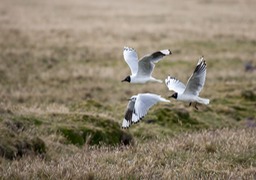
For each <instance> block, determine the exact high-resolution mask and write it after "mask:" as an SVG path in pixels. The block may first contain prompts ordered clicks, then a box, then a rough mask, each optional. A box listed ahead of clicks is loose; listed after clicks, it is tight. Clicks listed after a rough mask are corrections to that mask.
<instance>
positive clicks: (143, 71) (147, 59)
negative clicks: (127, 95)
mask: <svg viewBox="0 0 256 180" xmlns="http://www.w3.org/2000/svg"><path fill="white" fill-rule="evenodd" d="M170 54H172V53H171V51H170V50H169V49H165V50H160V51H156V52H154V53H152V54H150V55H146V56H144V57H143V58H141V60H140V61H139V68H138V73H137V75H139V76H151V74H152V72H153V70H154V67H155V63H157V62H158V61H160V60H161V59H162V58H163V57H164V56H167V55H170Z"/></svg>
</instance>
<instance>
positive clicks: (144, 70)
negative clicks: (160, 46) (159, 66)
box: [122, 47, 172, 83]
mask: <svg viewBox="0 0 256 180" xmlns="http://www.w3.org/2000/svg"><path fill="white" fill-rule="evenodd" d="M171 54H172V53H171V51H170V50H169V49H165V50H160V51H156V52H154V53H152V54H149V55H146V56H144V57H142V58H141V59H140V60H139V59H138V55H137V53H136V51H135V50H134V49H133V48H129V47H124V51H123V56H124V60H125V62H126V63H127V64H128V66H129V67H130V69H131V73H132V75H130V76H127V77H126V78H125V79H124V80H122V82H124V81H127V82H129V83H146V82H159V83H162V80H159V79H155V78H154V77H152V76H151V75H152V72H153V70H154V67H155V63H157V62H158V61H160V60H161V59H162V58H163V57H164V56H168V55H171Z"/></svg>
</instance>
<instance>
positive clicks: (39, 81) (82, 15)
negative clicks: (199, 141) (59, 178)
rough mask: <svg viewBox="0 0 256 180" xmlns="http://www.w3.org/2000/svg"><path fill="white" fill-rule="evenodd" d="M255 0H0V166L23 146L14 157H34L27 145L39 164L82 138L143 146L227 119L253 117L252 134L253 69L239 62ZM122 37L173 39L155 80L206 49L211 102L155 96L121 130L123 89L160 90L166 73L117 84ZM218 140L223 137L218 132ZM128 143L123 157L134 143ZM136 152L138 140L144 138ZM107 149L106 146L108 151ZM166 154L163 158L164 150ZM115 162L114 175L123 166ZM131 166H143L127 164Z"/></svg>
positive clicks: (122, 69)
mask: <svg viewBox="0 0 256 180" xmlns="http://www.w3.org/2000/svg"><path fill="white" fill-rule="evenodd" d="M254 7H255V2H254V1H253V0H245V1H241V0H234V1H231V0H225V1H218V0H215V1H213V0H192V1H188V2H176V1H172V0H171V1H166V0H160V1H156V0H150V1H134V0H132V1H117V0H109V1H103V0H97V1H88V0H86V1H82V0H75V1H72V2H71V1H65V0H64V1H59V0H57V1H54V2H53V1H49V0H46V1H32V0H26V1H18V0H13V1H7V0H3V1H2V2H1V7H0V24H1V26H0V33H1V36H0V89H1V90H0V113H1V117H0V131H1V136H0V155H1V156H2V158H1V162H2V163H3V164H5V167H6V168H7V167H9V166H10V167H15V164H12V163H11V164H9V160H6V159H12V160H14V159H19V158H21V157H23V158H24V156H25V158H24V159H21V160H20V161H19V162H21V164H22V162H23V161H24V162H26V161H28V159H26V158H27V156H32V159H33V160H32V161H35V162H37V161H38V159H37V158H38V157H34V156H33V155H35V154H36V155H38V156H39V158H43V159H45V161H46V162H45V163H47V162H48V160H49V159H58V158H60V157H61V158H64V157H65V156H66V155H67V154H76V153H80V151H81V148H82V149H83V147H84V146H86V147H87V145H89V146H91V145H95V144H100V145H101V147H100V148H99V149H93V150H92V151H93V152H95V153H97V152H100V153H101V152H102V151H104V147H105V146H109V145H110V146H111V147H112V146H113V145H114V146H115V147H116V146H117V147H118V148H120V147H122V146H120V143H124V142H125V143H127V142H128V143H131V144H133V146H134V145H135V146H136V144H137V143H143V146H145V147H148V146H150V144H151V143H156V142H158V141H160V142H161V143H165V142H166V141H167V142H169V141H168V140H162V139H165V138H171V137H173V138H174V137H179V136H183V134H184V133H185V134H186V133H189V134H190V133H192V134H191V136H193V133H195V132H198V133H199V134H200V132H201V131H205V130H206V131H215V130H219V129H223V128H229V129H230V131H231V132H228V133H227V134H229V133H234V134H235V135H237V136H240V135H239V134H237V133H239V131H237V130H236V129H241V130H243V129H247V128H252V130H251V131H253V133H252V134H253V135H254V134H255V130H254V127H255V126H256V112H255V108H256V102H255V99H256V95H255V94H256V93H255V91H256V80H255V76H256V75H255V73H256V72H255V70H252V71H245V64H248V63H249V62H250V63H251V64H252V66H254V68H255V66H256V61H255V58H256V52H255V49H256V19H255V17H256V12H255V8H254ZM123 46H130V47H133V48H135V49H136V50H137V52H138V55H139V57H141V56H143V55H145V54H147V53H151V52H153V51H155V50H160V49H166V48H168V49H171V51H172V52H173V54H172V55H171V56H169V57H166V58H165V59H164V60H163V61H161V62H159V63H158V64H157V68H156V69H155V71H154V76H155V77H157V78H160V79H164V78H166V77H167V75H172V76H175V77H177V78H178V79H180V80H181V81H183V82H184V83H185V82H186V80H187V79H188V77H189V76H190V75H191V73H192V72H193V70H194V66H195V64H196V63H197V60H198V58H199V57H200V56H202V55H204V57H205V58H206V61H207V65H208V70H207V78H206V84H205V87H204V89H203V91H202V93H201V96H202V97H206V98H209V99H210V100H211V103H210V105H209V106H199V109H200V110H199V111H195V110H194V109H193V108H189V107H188V105H187V104H184V103H180V102H175V100H172V102H171V104H168V105H166V104H158V105H156V106H155V107H153V108H152V109H151V110H150V111H149V114H148V115H147V116H146V117H145V118H144V120H143V121H142V122H141V123H139V124H137V125H135V126H132V127H131V128H130V129H129V130H121V129H120V124H121V122H122V118H123V115H124V112H125V108H126V105H127V98H129V97H130V96H132V95H134V94H137V93H143V92H151V93H156V94H161V95H162V96H163V97H167V96H169V95H170V94H171V92H168V90H167V88H166V87H165V85H164V84H145V85H131V84H126V83H121V80H122V79H123V78H124V77H126V75H128V74H129V73H130V71H129V68H128V66H127V64H126V63H125V62H124V60H123V57H122V51H123ZM149 129H150V130H149ZM233 131H234V132H233ZM205 134H206V136H207V137H205V138H209V137H208V135H209V134H208V133H205ZM203 135H204V134H203ZM203 135H202V136H203ZM242 137H243V138H245V141H246V137H244V136H242ZM253 137H254V136H253ZM195 138H196V137H195ZM84 144H85V145H84ZM137 145H138V144H137ZM221 145H222V146H223V147H225V143H223V144H221ZM202 146H204V145H202ZM251 146H252V147H250V148H251V149H250V151H249V152H251V150H256V148H255V147H256V145H255V143H254V144H252V145H251ZM207 147H208V145H207ZM101 148H102V149H101ZM209 149H211V142H210V145H209ZM156 150H157V148H156ZM127 151H128V152H127V153H129V152H131V154H130V155H128V156H132V154H133V152H132V150H131V149H127ZM138 151H139V152H140V151H143V148H142V146H141V149H140V148H138ZM114 152H115V150H113V151H111V150H110V152H106V158H107V157H108V156H112V155H110V154H111V153H114ZM152 153H154V152H152ZM241 153H242V152H241ZM125 156H126V155H125ZM188 156H190V155H188ZM33 157H34V158H33ZM244 157H245V161H246V160H248V159H255V156H254V155H252V156H250V155H249V154H246V155H244ZM123 158H125V157H123ZM28 162H29V161H28ZM246 162H247V161H246ZM59 163H60V164H61V162H59ZM165 163H166V164H167V165H170V162H169V161H167V162H165ZM219 163H220V164H221V163H224V164H225V162H219ZM250 163H251V160H250V161H249V160H248V164H250ZM114 164H115V165H117V164H119V162H118V163H114ZM45 166H46V167H45V168H46V169H47V167H48V166H47V164H46V165H45ZM102 166H108V163H105V164H104V163H103V165H102ZM251 166H253V167H254V166H255V164H251ZM120 168H121V172H120V174H119V175H120V176H121V177H122V176H123V175H124V174H125V173H124V172H123V171H122V168H125V167H120ZM225 168H226V169H227V172H226V174H229V173H230V172H231V171H232V170H233V169H232V168H231V169H230V166H225V165H224V169H225ZM198 169H200V166H199V167H198ZM158 170H159V172H162V171H164V169H163V168H160V169H158ZM91 171H92V172H91ZM91 171H90V170H88V169H87V170H86V171H85V173H89V175H88V176H89V177H90V176H93V177H94V176H95V174H94V173H93V172H97V169H96V170H95V169H94V170H91ZM241 171H242V170H241ZM3 172H4V171H2V172H1V173H3ZM28 172H29V173H31V174H33V173H34V175H35V176H37V175H39V174H37V173H35V172H34V171H33V172H31V171H28ZM117 172H118V171H117ZM197 172H198V171H197ZM214 172H216V173H217V171H214ZM242 172H244V171H242ZM48 173H49V172H48ZM90 173H91V174H90ZM170 173H174V172H170ZM189 173H191V175H192V176H191V177H198V176H196V175H197V174H193V172H191V171H189V172H188V174H189ZM3 174H4V173H3ZM160 174H161V173H160ZM224 174H225V173H224ZM249 174H250V175H251V174H252V173H249ZM254 174H255V171H254ZM12 175H16V176H19V175H20V173H19V172H18V173H17V174H15V173H14V170H11V171H10V173H9V174H8V173H7V174H6V173H5V176H4V177H6V178H10V177H12ZM193 175H195V176H193ZM219 175H220V176H217V177H225V176H222V175H223V174H222V173H219ZM238 175H242V174H238ZM21 177H22V176H21ZM31 177H34V176H33V175H32V176H31ZM96 177H97V176H96ZM99 177H101V176H99ZM102 177H104V173H103V176H102ZM131 177H134V178H136V177H137V178H140V177H146V176H143V175H140V174H139V173H138V172H135V174H134V176H131ZM149 177H153V176H149ZM166 177H169V176H168V174H167V176H166ZM171 177H173V176H171ZM205 177H207V176H205Z"/></svg>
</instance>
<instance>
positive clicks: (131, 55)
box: [123, 47, 138, 74]
mask: <svg viewBox="0 0 256 180" xmlns="http://www.w3.org/2000/svg"><path fill="white" fill-rule="evenodd" d="M123 56H124V60H125V62H126V63H127V64H128V66H129V67H130V69H131V73H132V74H136V73H137V72H138V55H137V53H136V51H135V50H134V49H133V48H129V47H124V51H123Z"/></svg>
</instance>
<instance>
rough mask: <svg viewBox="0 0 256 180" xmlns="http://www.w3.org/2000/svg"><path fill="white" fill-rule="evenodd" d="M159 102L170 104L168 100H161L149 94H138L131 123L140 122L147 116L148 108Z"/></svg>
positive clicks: (159, 97)
mask: <svg viewBox="0 0 256 180" xmlns="http://www.w3.org/2000/svg"><path fill="white" fill-rule="evenodd" d="M160 101H162V102H170V101H169V100H167V99H164V98H162V97H161V96H160V95H156V94H151V93H145V94H138V96H137V99H136V102H135V105H134V112H133V115H132V123H137V122H138V121H139V120H141V119H142V118H143V117H144V116H145V115H146V114H147V112H148V110H149V108H151V107H152V106H153V105H155V104H156V103H157V102H160Z"/></svg>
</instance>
